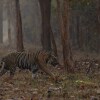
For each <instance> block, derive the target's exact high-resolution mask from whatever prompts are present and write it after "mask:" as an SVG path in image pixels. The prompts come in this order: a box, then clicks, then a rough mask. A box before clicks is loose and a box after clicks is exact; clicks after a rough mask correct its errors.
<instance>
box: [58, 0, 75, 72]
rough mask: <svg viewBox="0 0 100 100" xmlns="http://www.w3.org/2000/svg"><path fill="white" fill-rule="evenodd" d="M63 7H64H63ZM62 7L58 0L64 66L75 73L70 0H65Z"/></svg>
mask: <svg viewBox="0 0 100 100" xmlns="http://www.w3.org/2000/svg"><path fill="white" fill-rule="evenodd" d="M62 7H63V8H62ZM62 7H61V2H60V0H57V9H58V17H59V22H60V29H61V30H60V31H61V39H62V48H63V59H64V67H65V70H66V71H67V72H68V73H73V72H74V69H73V61H72V55H71V54H72V53H71V47H70V42H69V22H68V17H69V0H63V4H62Z"/></svg>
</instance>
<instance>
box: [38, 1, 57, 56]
mask: <svg viewBox="0 0 100 100" xmlns="http://www.w3.org/2000/svg"><path fill="white" fill-rule="evenodd" d="M39 3H40V9H41V16H42V34H41V42H42V47H43V49H45V50H47V51H51V50H52V47H51V45H52V46H53V51H54V53H55V55H56V56H57V47H56V43H55V39H54V35H53V32H52V29H51V24H50V18H51V0H39Z"/></svg>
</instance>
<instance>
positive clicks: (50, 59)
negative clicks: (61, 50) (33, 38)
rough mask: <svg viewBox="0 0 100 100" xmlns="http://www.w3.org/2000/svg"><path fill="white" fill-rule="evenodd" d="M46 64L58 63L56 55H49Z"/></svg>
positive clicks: (54, 64)
mask: <svg viewBox="0 0 100 100" xmlns="http://www.w3.org/2000/svg"><path fill="white" fill-rule="evenodd" d="M48 64H51V65H53V66H56V65H58V64H59V62H58V59H57V57H55V56H54V55H50V58H49V60H48Z"/></svg>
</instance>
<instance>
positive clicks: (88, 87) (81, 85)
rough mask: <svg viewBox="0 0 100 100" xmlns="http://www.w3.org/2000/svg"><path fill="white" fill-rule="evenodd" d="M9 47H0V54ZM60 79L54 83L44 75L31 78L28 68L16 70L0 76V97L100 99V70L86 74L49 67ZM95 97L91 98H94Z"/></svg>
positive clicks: (9, 99)
mask: <svg viewBox="0 0 100 100" xmlns="http://www.w3.org/2000/svg"><path fill="white" fill-rule="evenodd" d="M10 51H11V50H7V49H5V50H0V56H3V55H5V53H6V52H7V53H8V52H10ZM50 70H51V71H52V72H53V73H55V74H56V75H58V76H59V77H60V78H61V79H62V81H60V82H58V83H54V82H53V81H52V80H51V79H50V78H49V77H48V76H47V75H45V74H44V75H42V74H40V73H38V74H37V77H36V78H35V79H32V78H31V73H30V72H29V71H21V72H19V71H17V72H16V74H15V76H14V78H13V79H12V80H10V81H9V82H4V80H5V79H6V78H7V77H8V75H9V73H7V74H6V75H4V76H3V77H1V78H0V100H100V73H97V74H96V75H92V77H88V76H86V75H85V74H82V73H79V74H78V73H77V74H70V75H65V74H64V71H63V69H60V70H58V69H56V68H52V69H50ZM94 98H95V99H94Z"/></svg>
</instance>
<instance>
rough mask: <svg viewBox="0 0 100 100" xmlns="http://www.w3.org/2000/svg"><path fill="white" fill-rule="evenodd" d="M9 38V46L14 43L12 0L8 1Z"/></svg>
mask: <svg viewBox="0 0 100 100" xmlns="http://www.w3.org/2000/svg"><path fill="white" fill-rule="evenodd" d="M8 40H9V46H11V45H12V39H11V0H9V1H8Z"/></svg>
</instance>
